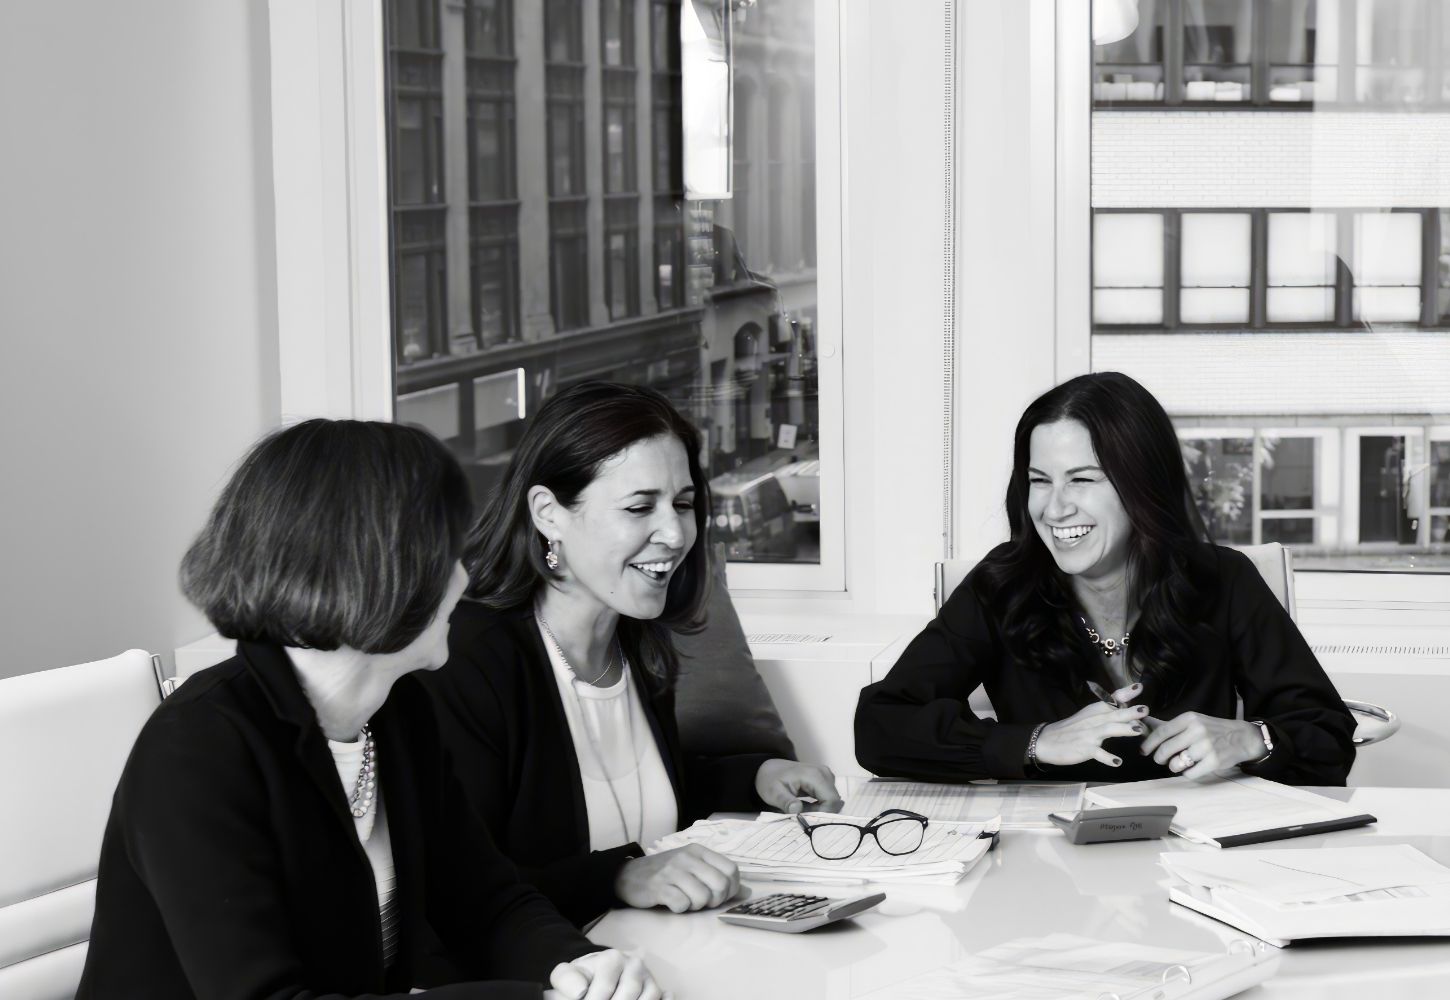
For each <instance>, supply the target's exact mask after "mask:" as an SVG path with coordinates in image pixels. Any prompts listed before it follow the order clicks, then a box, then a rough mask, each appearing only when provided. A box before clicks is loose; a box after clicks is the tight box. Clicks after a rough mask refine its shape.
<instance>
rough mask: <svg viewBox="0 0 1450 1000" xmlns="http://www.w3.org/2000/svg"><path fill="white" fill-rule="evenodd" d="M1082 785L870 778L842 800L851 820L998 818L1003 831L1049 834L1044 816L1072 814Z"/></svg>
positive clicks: (967, 820)
mask: <svg viewBox="0 0 1450 1000" xmlns="http://www.w3.org/2000/svg"><path fill="white" fill-rule="evenodd" d="M1084 787H1085V786H1084V785H1082V784H1081V783H1077V784H1062V783H1057V782H1050V781H1023V782H1012V783H1007V782H987V783H979V782H972V783H970V784H966V785H946V784H935V783H931V782H924V781H891V780H886V779H882V778H873V779H871V780H870V781H868V782H865V783H864V784H862V785H861V786H860V787H859V788H858V789H856V791H854V792H853V793H852V795H851V798H850V799H849V800H848V801H847V802H846V808H845V811H846V812H848V813H850V814H851V815H852V816H875V815H876V814H877V813H879V812H881V811H883V810H886V809H910V810H911V811H912V812H918V813H921V814H922V815H923V816H927V817H930V818H931V819H935V820H944V821H946V822H951V823H985V822H988V821H989V820H991V818H992V817H993V816H1001V817H1002V829H1004V830H1052V829H1055V827H1054V826H1053V825H1052V821H1051V820H1049V819H1048V818H1047V816H1048V813H1054V812H1066V813H1075V812H1077V811H1078V809H1079V808H1080V807H1081V803H1082V793H1083V788H1084Z"/></svg>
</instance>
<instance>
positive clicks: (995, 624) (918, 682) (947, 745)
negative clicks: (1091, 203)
mask: <svg viewBox="0 0 1450 1000" xmlns="http://www.w3.org/2000/svg"><path fill="white" fill-rule="evenodd" d="M1007 517H1008V522H1009V524H1010V526H1011V539H1010V540H1009V541H1007V542H1004V543H1003V544H1001V545H999V546H997V547H996V548H995V549H993V550H992V551H991V552H989V553H988V554H987V556H986V558H984V559H983V560H982V561H981V562H980V563H979V564H978V565H977V566H976V567H975V568H974V569H973V570H972V572H971V573H970V574H969V575H968V576H967V578H966V579H965V580H964V581H963V582H962V584H961V585H960V586H959V587H958V588H957V589H956V591H955V592H954V593H953V594H952V595H951V597H950V598H949V599H948V600H947V602H946V603H945V604H944V605H943V606H942V609H941V612H940V613H939V614H938V615H937V617H936V619H935V621H933V622H932V623H931V624H930V625H928V626H927V627H926V629H925V630H923V631H922V633H921V634H920V635H918V636H917V637H916V639H914V640H913V641H912V643H911V644H910V645H909V646H908V647H907V648H906V650H905V651H904V652H903V653H902V655H901V657H900V659H899V660H898V661H897V663H896V665H895V666H894V667H893V668H892V670H891V672H890V673H889V674H888V675H887V676H886V677H885V678H884V679H882V680H881V681H879V682H877V683H876V684H872V685H871V686H869V687H867V688H866V689H865V690H864V691H863V692H862V694H861V700H860V703H859V704H858V706H857V709H856V756H857V759H858V760H860V762H861V763H862V764H863V765H864V766H865V767H867V768H869V769H870V770H872V771H874V772H876V773H878V774H892V775H902V776H908V777H917V778H923V779H929V780H937V781H962V780H967V779H971V778H1022V777H1053V778H1057V777H1062V778H1070V779H1073V780H1109V781H1125V780H1134V779H1138V778H1149V777H1162V776H1165V775H1169V774H1182V775H1184V776H1185V777H1188V778H1191V779H1202V778H1206V777H1208V776H1210V775H1214V774H1227V773H1231V772H1235V771H1238V770H1240V769H1242V770H1244V771H1246V772H1248V773H1251V774H1256V775H1260V776H1263V777H1267V778H1273V779H1275V780H1279V781H1285V782H1290V783H1294V784H1312V785H1342V784H1343V783H1344V781H1345V778H1346V776H1347V775H1348V773H1349V768H1350V765H1351V764H1352V763H1353V762H1354V744H1353V742H1352V735H1353V731H1354V722H1353V720H1352V717H1351V716H1350V714H1349V712H1348V711H1347V710H1346V709H1345V707H1344V704H1343V702H1342V701H1341V700H1340V698H1339V695H1338V694H1337V693H1336V692H1335V690H1334V685H1333V684H1332V683H1331V682H1330V681H1329V678H1328V677H1327V676H1326V675H1325V673H1324V670H1323V668H1322V667H1320V665H1319V663H1318V661H1317V660H1316V659H1315V658H1314V654H1313V653H1312V652H1310V650H1309V646H1308V645H1307V644H1306V643H1305V641H1304V638H1303V636H1301V635H1300V634H1299V630H1298V629H1297V628H1296V627H1295V625H1294V622H1293V621H1292V619H1290V618H1289V615H1288V613H1287V612H1286V611H1285V610H1284V608H1283V607H1282V606H1281V605H1280V604H1279V602H1278V600H1277V599H1276V598H1275V597H1274V595H1273V592H1272V591H1270V590H1269V588H1268V585H1267V584H1266V583H1265V582H1264V581H1263V579H1262V578H1261V577H1260V575H1259V573H1258V571H1257V570H1256V569H1255V568H1254V566H1253V564H1252V563H1251V562H1250V561H1249V559H1248V558H1247V557H1246V556H1244V555H1243V554H1242V553H1239V552H1236V551H1234V550H1232V549H1228V548H1223V547H1220V546H1216V545H1213V544H1211V543H1210V542H1209V541H1208V539H1207V536H1206V532H1205V530H1204V527H1203V523H1202V520H1201V519H1200V517H1199V514H1198V510H1197V508H1196V507H1195V505H1194V502H1193V497H1192V494H1191V492H1190V490H1189V486H1188V478H1187V474H1186V471H1185V468H1184V463H1183V458H1182V454H1181V451H1180V449H1179V444H1178V438H1177V435H1176V434H1175V432H1174V430H1173V424H1172V422H1171V421H1170V420H1169V418H1168V415H1167V413H1165V412H1164V410H1163V407H1162V406H1161V405H1160V404H1159V403H1158V401H1157V400H1156V399H1154V398H1153V396H1152V394H1151V393H1149V392H1148V391H1147V390H1146V389H1144V388H1143V387H1142V386H1141V385H1139V384H1138V383H1137V382H1135V381H1134V380H1133V379H1131V378H1129V377H1128V376H1126V375H1123V374H1120V373H1118V372H1101V373H1097V374H1092V375H1083V376H1079V377H1078V378H1074V379H1071V380H1070V381H1067V382H1064V383H1063V384H1061V385H1059V386H1057V387H1055V388H1053V389H1051V390H1049V391H1048V392H1046V393H1045V394H1043V395H1042V396H1041V397H1039V398H1038V399H1037V400H1036V401H1034V402H1033V403H1032V405H1030V406H1029V407H1028V408H1027V410H1026V412H1025V413H1023V415H1022V419H1021V420H1020V421H1019V422H1018V424H1017V432H1016V437H1015V441H1014V447H1013V468H1012V478H1011V480H1010V482H1009V483H1008V486H1007ZM979 686H981V687H984V688H985V689H986V692H987V695H988V697H989V698H990V699H991V701H992V705H993V707H994V708H995V710H996V715H997V717H996V719H990V718H979V717H978V716H977V715H975V714H974V713H973V712H972V711H971V709H969V708H968V707H967V699H968V697H969V696H970V695H971V694H972V692H973V691H975V690H976V689H977V688H978V687H979ZM1239 701H1241V702H1242V706H1243V716H1242V718H1235V716H1236V714H1237V712H1236V707H1237V703H1238V702H1239Z"/></svg>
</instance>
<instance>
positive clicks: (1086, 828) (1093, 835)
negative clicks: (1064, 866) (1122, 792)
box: [1047, 806, 1178, 844]
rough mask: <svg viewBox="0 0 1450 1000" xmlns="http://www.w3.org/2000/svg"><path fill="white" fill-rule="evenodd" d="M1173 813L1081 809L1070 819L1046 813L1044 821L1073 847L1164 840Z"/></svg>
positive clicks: (1167, 810)
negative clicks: (1158, 838) (1052, 824)
mask: <svg viewBox="0 0 1450 1000" xmlns="http://www.w3.org/2000/svg"><path fill="white" fill-rule="evenodd" d="M1177 812H1178V807H1177V806H1129V807H1125V808H1118V809H1083V810H1081V811H1079V812H1078V813H1077V814H1075V815H1073V816H1064V815H1063V814H1062V813H1048V814H1047V818H1048V819H1050V820H1052V822H1053V823H1054V824H1055V825H1056V826H1057V828H1058V829H1060V830H1061V831H1062V832H1063V833H1065V834H1067V838H1068V840H1070V841H1071V842H1072V843H1074V844H1107V843H1113V842H1116V841H1122V840H1152V839H1154V838H1156V837H1165V836H1167V835H1168V827H1169V826H1170V825H1171V824H1172V822H1173V817H1174V815H1175V814H1176V813H1177Z"/></svg>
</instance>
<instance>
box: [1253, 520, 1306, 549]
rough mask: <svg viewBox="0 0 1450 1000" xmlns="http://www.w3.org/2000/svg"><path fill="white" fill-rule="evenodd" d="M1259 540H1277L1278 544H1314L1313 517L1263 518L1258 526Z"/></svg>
mask: <svg viewBox="0 0 1450 1000" xmlns="http://www.w3.org/2000/svg"><path fill="white" fill-rule="evenodd" d="M1260 540H1261V541H1264V542H1278V543H1279V544H1280V545H1312V544H1314V518H1312V517H1272V518H1264V523H1263V525H1262V527H1261V528H1260Z"/></svg>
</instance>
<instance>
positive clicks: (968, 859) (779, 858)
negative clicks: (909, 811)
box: [650, 813, 1000, 885]
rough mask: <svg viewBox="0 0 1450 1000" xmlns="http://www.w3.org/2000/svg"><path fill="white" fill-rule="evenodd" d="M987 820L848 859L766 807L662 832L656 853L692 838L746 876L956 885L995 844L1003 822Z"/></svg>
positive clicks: (949, 826) (867, 844) (935, 829)
mask: <svg viewBox="0 0 1450 1000" xmlns="http://www.w3.org/2000/svg"><path fill="white" fill-rule="evenodd" d="M805 818H806V820H807V821H808V822H834V821H844V822H847V823H859V824H863V825H864V824H865V823H866V822H868V821H869V819H870V817H869V816H868V817H866V818H864V819H862V818H857V817H851V816H840V815H837V814H835V813H807V814H805ZM999 828H1000V827H999V823H998V822H997V819H996V817H993V819H992V821H991V822H988V823H942V822H935V821H933V822H931V823H930V824H928V826H927V828H926V833H925V836H924V837H923V839H922V843H921V846H920V847H919V848H917V849H916V850H915V851H913V852H912V853H910V854H902V855H892V854H887V853H886V852H885V851H883V850H881V848H880V846H879V845H878V844H877V843H876V839H875V838H874V837H870V836H867V837H866V838H865V839H864V840H862V842H861V846H860V848H858V849H857V851H856V853H855V854H853V855H851V856H850V857H849V858H842V859H840V860H834V861H832V860H827V859H825V858H821V857H818V856H817V855H816V852H815V851H814V850H812V848H811V841H810V838H809V837H808V836H806V833H805V831H804V830H802V829H801V828H800V824H799V823H797V822H796V819H795V817H794V816H783V815H781V814H779V813H763V814H762V815H761V817H760V818H759V819H753V820H752V819H704V820H698V821H696V822H695V823H694V824H693V825H692V826H690V827H688V828H686V829H684V830H681V831H679V832H678V833H672V834H670V835H669V836H667V837H663V838H661V839H660V840H659V841H658V842H656V843H655V845H654V846H653V847H651V848H650V853H656V852H659V851H668V850H671V849H672V848H676V847H683V846H685V845H686V844H700V845H701V846H703V847H708V848H710V849H711V850H712V851H718V852H719V853H721V854H723V855H725V856H726V857H728V858H729V859H730V860H731V861H734V862H735V864H736V865H738V866H739V868H740V874H741V875H742V876H744V877H745V878H763V879H772V880H775V881H785V882H813V883H820V884H860V883H863V882H917V883H925V884H939V885H953V884H955V883H957V882H959V881H961V879H962V876H964V875H966V873H967V872H968V871H969V870H970V869H971V868H972V866H973V865H975V864H976V863H977V861H978V860H979V859H980V858H981V857H982V855H984V854H986V853H987V851H988V850H990V849H991V847H992V842H993V836H994V834H995V833H996V832H997V830H998V829H999Z"/></svg>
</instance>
